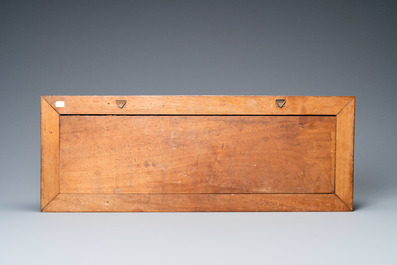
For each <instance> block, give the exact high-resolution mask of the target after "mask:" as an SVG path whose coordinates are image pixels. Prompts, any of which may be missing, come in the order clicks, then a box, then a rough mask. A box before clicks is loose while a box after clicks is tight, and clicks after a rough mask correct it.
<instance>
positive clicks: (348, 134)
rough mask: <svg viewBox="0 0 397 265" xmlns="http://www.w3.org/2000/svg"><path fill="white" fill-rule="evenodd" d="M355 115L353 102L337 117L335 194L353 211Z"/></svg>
mask: <svg viewBox="0 0 397 265" xmlns="http://www.w3.org/2000/svg"><path fill="white" fill-rule="evenodd" d="M354 113H355V101H354V100H352V101H351V103H350V104H348V105H347V106H346V107H345V108H344V109H343V110H342V111H341V112H340V113H339V114H338V116H337V141H336V149H337V152H336V176H335V177H336V185H335V193H336V195H337V196H339V198H340V199H342V200H343V201H344V202H345V203H346V205H347V206H348V207H349V208H350V209H353V169H354V166H353V165H354Z"/></svg>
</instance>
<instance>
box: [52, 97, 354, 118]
mask: <svg viewBox="0 0 397 265" xmlns="http://www.w3.org/2000/svg"><path fill="white" fill-rule="evenodd" d="M277 98H284V99H286V103H285V106H284V107H283V108H279V107H277V106H276V104H275V100H276V99H277ZM45 99H46V100H47V101H48V102H49V103H50V104H51V106H53V108H55V109H56V110H57V111H58V112H59V113H60V114H171V115H231V114H235V115H236V114H241V115H336V114H337V113H338V112H339V111H340V110H341V109H342V108H343V107H344V106H346V105H347V104H348V103H349V102H350V101H351V100H352V97H333V96H332V97H316V96H45ZM116 100H127V103H126V105H125V106H124V107H123V108H122V109H120V108H119V107H118V106H117V104H116ZM56 101H64V102H65V106H64V107H55V102H56Z"/></svg>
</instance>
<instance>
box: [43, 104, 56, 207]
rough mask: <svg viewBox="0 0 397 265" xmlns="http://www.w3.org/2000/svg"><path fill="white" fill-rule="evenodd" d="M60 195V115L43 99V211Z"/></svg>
mask: <svg viewBox="0 0 397 265" xmlns="http://www.w3.org/2000/svg"><path fill="white" fill-rule="evenodd" d="M58 193H59V114H58V113H57V112H56V111H55V110H54V109H53V108H52V107H51V106H50V105H49V104H48V103H47V102H46V101H45V100H44V99H43V98H41V200H40V201H41V209H43V208H44V207H45V206H46V205H47V204H48V203H49V202H50V201H51V200H52V199H54V198H55V196H56V195H57V194H58Z"/></svg>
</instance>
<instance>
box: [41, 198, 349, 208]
mask: <svg viewBox="0 0 397 265" xmlns="http://www.w3.org/2000/svg"><path fill="white" fill-rule="evenodd" d="M349 210H350V209H349V208H348V207H347V206H346V205H345V204H344V203H343V202H342V201H341V200H340V199H339V198H338V197H337V196H335V194H119V195H114V194H59V195H58V196H57V197H56V198H55V199H54V200H53V201H52V203H51V204H50V205H48V206H47V207H46V208H45V209H44V211H48V212H256V211H265V212H266V211H273V212H282V211H307V212H310V211H317V212H318V211H327V212H329V211H349Z"/></svg>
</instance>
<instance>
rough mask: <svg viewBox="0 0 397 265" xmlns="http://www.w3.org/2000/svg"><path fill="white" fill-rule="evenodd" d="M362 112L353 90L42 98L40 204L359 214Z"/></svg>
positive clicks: (80, 208) (69, 208)
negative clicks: (357, 130)
mask: <svg viewBox="0 0 397 265" xmlns="http://www.w3.org/2000/svg"><path fill="white" fill-rule="evenodd" d="M278 98H284V99H286V104H285V105H284V107H283V108H279V107H276V104H275V100H276V99H278ZM116 100H127V103H126V104H125V106H123V108H120V107H119V106H117V104H116ZM56 101H64V102H63V103H64V104H58V107H57V106H56V104H55V102H56ZM354 111H355V98H354V97H310V96H42V97H41V209H42V211H43V212H74V211H76V212H86V211H89V212H98V211H99V212H100V211H103V212H126V211H127V212H128V211H148V212H152V211H154V212H164V211H167V212H169V211H171V212H173V211H178V212H179V211H182V212H183V211H200V212H201V211H352V210H353V162H354V161H353V160H354ZM60 114H61V116H60ZM114 115H116V116H114ZM266 115H269V116H266ZM291 115H292V116H291ZM324 115H326V116H324ZM329 115H331V116H329ZM60 126H61V127H60ZM333 176H334V177H333ZM77 192H81V193H77Z"/></svg>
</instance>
